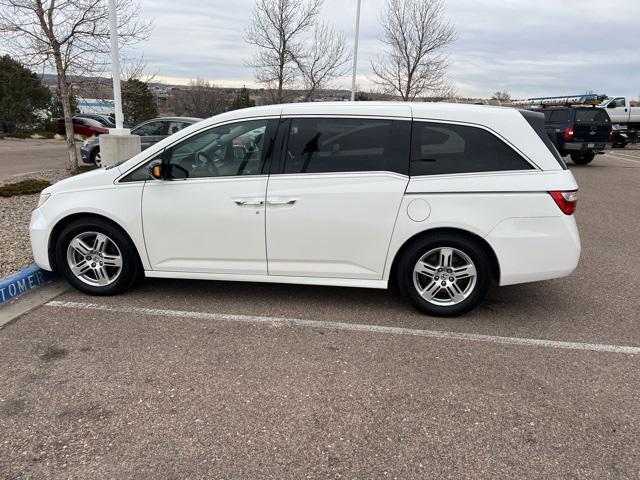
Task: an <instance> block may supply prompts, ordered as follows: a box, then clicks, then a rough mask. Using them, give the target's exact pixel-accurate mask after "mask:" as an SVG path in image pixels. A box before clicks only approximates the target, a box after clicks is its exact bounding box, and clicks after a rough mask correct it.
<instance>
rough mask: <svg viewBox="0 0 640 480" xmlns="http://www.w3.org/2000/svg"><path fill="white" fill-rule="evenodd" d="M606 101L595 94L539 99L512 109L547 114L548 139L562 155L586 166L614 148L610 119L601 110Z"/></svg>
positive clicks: (519, 103)
mask: <svg viewBox="0 0 640 480" xmlns="http://www.w3.org/2000/svg"><path fill="white" fill-rule="evenodd" d="M606 98H607V97H606V95H595V94H588V95H571V96H560V97H538V98H530V99H527V100H518V101H514V102H513V105H514V106H517V107H521V108H526V109H529V110H532V111H536V112H540V113H542V114H544V117H545V129H546V131H547V135H548V136H549V138H550V139H551V141H552V142H553V144H554V145H555V146H556V148H557V149H558V151H559V152H560V155H562V156H567V155H569V156H570V157H571V160H573V162H574V163H576V164H578V165H586V164H588V163H590V162H591V161H592V160H593V159H594V158H595V156H596V154H598V153H604V150H605V149H607V148H611V147H612V136H613V131H612V122H611V118H610V117H609V115H608V113H607V111H606V110H605V109H603V108H600V107H599V106H598V105H600V103H602V101H604V100H605V99H606Z"/></svg>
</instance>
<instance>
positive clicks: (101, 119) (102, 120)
mask: <svg viewBox="0 0 640 480" xmlns="http://www.w3.org/2000/svg"><path fill="white" fill-rule="evenodd" d="M74 116H75V117H77V118H92V119H93V120H95V121H96V122H98V123H99V124H100V125H102V126H103V127H107V128H116V124H115V123H114V122H113V121H112V120H111V118H109V117H108V116H107V115H100V114H97V113H76V114H75V115H74Z"/></svg>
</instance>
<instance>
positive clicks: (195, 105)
mask: <svg viewBox="0 0 640 480" xmlns="http://www.w3.org/2000/svg"><path fill="white" fill-rule="evenodd" d="M170 106H171V109H172V110H173V112H174V113H175V114H176V115H189V116H192V117H200V118H207V117H211V116H213V115H217V114H219V113H222V112H224V111H226V110H227V101H226V97H225V94H224V92H223V91H222V90H220V89H219V88H217V87H216V86H215V85H212V84H210V83H209V82H208V81H207V80H203V79H200V78H198V79H196V80H190V81H189V86H188V87H187V88H184V89H180V90H175V91H174V92H173V94H172V96H171V100H170Z"/></svg>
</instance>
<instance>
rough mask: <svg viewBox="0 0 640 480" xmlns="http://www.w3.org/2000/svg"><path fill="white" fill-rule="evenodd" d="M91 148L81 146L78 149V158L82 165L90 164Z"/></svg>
mask: <svg viewBox="0 0 640 480" xmlns="http://www.w3.org/2000/svg"><path fill="white" fill-rule="evenodd" d="M92 151H93V148H92V147H90V146H84V145H83V146H82V147H80V158H82V161H83V162H84V163H91V152H92Z"/></svg>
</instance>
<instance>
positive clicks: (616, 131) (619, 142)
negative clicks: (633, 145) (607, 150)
mask: <svg viewBox="0 0 640 480" xmlns="http://www.w3.org/2000/svg"><path fill="white" fill-rule="evenodd" d="M611 143H612V147H613V148H624V147H626V146H627V144H628V143H629V134H628V133H627V131H626V130H622V129H621V128H620V126H619V125H613V129H612V130H611Z"/></svg>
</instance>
